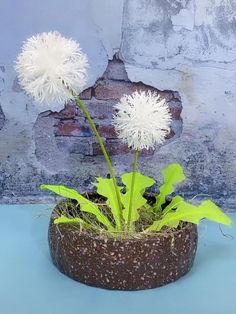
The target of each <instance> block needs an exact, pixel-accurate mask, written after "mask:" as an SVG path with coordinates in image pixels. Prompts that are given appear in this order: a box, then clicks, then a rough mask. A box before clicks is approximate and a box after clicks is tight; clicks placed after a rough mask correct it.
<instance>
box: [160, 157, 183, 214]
mask: <svg viewBox="0 0 236 314" xmlns="http://www.w3.org/2000/svg"><path fill="white" fill-rule="evenodd" d="M162 176H163V179H164V183H163V184H162V186H161V187H160V194H159V195H158V196H157V201H156V205H155V206H154V207H155V208H156V209H157V210H158V209H161V205H163V204H164V203H165V201H166V196H167V195H169V194H171V193H172V192H173V191H174V185H175V184H177V183H179V182H181V181H183V180H184V179H185V175H184V172H183V168H182V167H181V165H180V164H178V163H175V164H170V165H168V166H167V167H166V168H164V169H163V170H162Z"/></svg>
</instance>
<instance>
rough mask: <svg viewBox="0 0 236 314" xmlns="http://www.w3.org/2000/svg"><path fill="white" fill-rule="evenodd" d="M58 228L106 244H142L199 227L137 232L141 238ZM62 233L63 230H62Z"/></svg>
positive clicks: (68, 225)
mask: <svg viewBox="0 0 236 314" xmlns="http://www.w3.org/2000/svg"><path fill="white" fill-rule="evenodd" d="M58 204H60V202H59V203H57V205H56V206H55V207H54V208H53V210H52V214H51V223H52V224H54V223H53V221H54V219H55V218H57V217H60V216H59V214H58V213H57V212H56V207H57V206H58ZM55 226H56V227H57V228H60V227H61V226H63V230H65V231H66V232H70V231H73V233H74V234H77V235H78V236H83V237H86V238H90V239H93V240H98V241H105V242H111V241H112V242H117V243H118V242H122V243H125V242H127V243H128V242H131V241H132V242H140V241H143V242H145V241H148V242H150V241H156V240H157V239H158V238H161V237H165V238H168V237H171V238H173V237H176V236H178V235H179V234H181V233H183V232H185V231H186V230H187V229H189V230H191V229H194V228H195V229H197V226H196V225H195V224H193V223H190V222H185V224H184V225H183V226H182V227H181V228H180V229H176V230H174V229H173V230H171V231H168V232H165V231H158V232H150V233H146V234H145V233H142V232H137V233H135V235H136V236H137V235H140V237H139V238H138V237H135V236H133V237H132V236H131V237H124V238H122V234H121V236H117V237H115V236H107V235H106V233H101V234H95V233H92V232H87V231H86V230H85V229H82V230H81V229H80V228H75V227H74V225H72V224H58V225H55ZM60 231H62V230H61V228H60Z"/></svg>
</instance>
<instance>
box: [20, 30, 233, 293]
mask: <svg viewBox="0 0 236 314" xmlns="http://www.w3.org/2000/svg"><path fill="white" fill-rule="evenodd" d="M87 66H88V62H87V57H86V55H85V54H84V53H83V52H82V51H81V49H80V46H79V44H78V43H77V42H75V41H74V40H72V39H66V38H64V37H62V36H61V35H60V34H59V33H58V32H49V33H42V34H39V35H36V36H33V37H31V38H30V39H28V40H27V41H26V42H25V44H24V46H23V50H22V52H21V53H20V54H19V56H18V59H17V63H16V69H17V72H18V74H19V82H20V84H21V86H22V87H23V89H24V90H25V91H26V92H27V93H28V94H30V95H31V96H33V98H34V99H35V100H37V101H39V102H55V101H56V102H60V103H63V102H66V101H67V100H69V99H72V100H73V101H74V102H75V103H76V104H77V105H78V106H79V107H80V109H81V110H82V112H83V113H84V115H85V117H86V118H87V121H88V122H89V124H90V127H91V129H92V130H93V132H94V134H95V136H96V138H97V141H98V143H99V145H100V148H101V150H102V152H103V155H104V158H105V161H106V164H107V166H108V169H109V172H110V178H102V177H97V178H96V180H95V182H94V187H95V192H93V193H92V192H88V193H83V194H80V193H79V192H78V191H76V190H74V189H71V188H69V187H65V186H63V185H45V184H44V185H41V189H43V190H49V191H52V192H54V193H56V194H57V195H60V196H62V197H64V198H65V200H63V201H60V202H59V203H58V204H57V205H56V207H55V208H54V209H53V211H52V215H51V219H50V225H49V234H48V237H49V247H50V252H51V257H52V260H53V263H54V264H55V265H56V266H57V267H58V269H59V270H60V271H61V272H63V273H65V274H66V275H68V276H70V277H71V278H73V279H75V280H78V281H80V282H83V283H86V284H89V285H93V286H98V287H103V288H108V289H121V290H138V289H147V288H154V287H158V286H161V285H164V284H167V283H169V282H172V281H175V280H177V279H178V278H179V277H181V276H183V275H184V274H186V273H187V272H188V271H189V270H190V269H191V267H192V265H193V261H194V257H195V253H196V249H197V227H196V225H197V224H198V223H199V222H200V220H201V219H203V218H207V219H210V220H212V221H215V222H217V223H222V224H225V225H228V226H230V225H231V220H230V218H229V217H228V216H227V215H226V214H225V213H224V212H223V211H222V210H221V209H220V208H219V207H218V206H217V205H216V204H214V203H213V202H212V201H211V200H205V201H203V202H202V203H200V204H199V205H197V206H196V205H193V204H191V203H189V202H187V201H186V200H184V198H183V197H181V196H179V195H173V192H174V186H175V184H177V183H180V182H181V181H183V180H184V179H185V175H184V172H183V169H182V167H181V165H180V164H178V163H173V164H170V165H168V166H167V167H166V168H164V169H163V171H162V175H163V184H162V185H161V187H160V189H159V193H158V194H157V195H155V194H152V195H150V194H147V193H146V190H147V188H150V187H152V186H153V185H154V184H155V180H154V179H153V178H151V177H148V176H146V175H144V174H142V173H141V172H140V171H139V170H138V157H139V152H140V151H141V150H143V149H150V148H153V147H154V146H155V145H156V144H161V143H163V142H164V140H165V137H166V135H167V134H168V132H169V131H170V123H171V114H170V112H169V109H168V106H167V104H166V102H165V99H160V98H159V96H158V95H157V94H155V93H153V92H151V91H148V92H143V91H141V92H140V91H136V92H134V93H133V94H132V95H124V96H123V97H122V98H121V99H120V101H119V102H118V103H117V105H116V106H115V109H116V114H115V115H114V117H113V121H114V125H115V128H116V131H117V134H118V137H119V138H120V139H121V140H122V141H123V142H124V143H126V144H128V146H129V147H130V149H131V150H132V151H133V155H134V160H133V168H132V170H131V171H130V172H126V173H124V174H122V175H121V178H120V180H119V181H118V179H117V177H116V174H115V171H114V168H113V166H112V163H111V160H110V157H109V155H108V153H107V151H106V148H105V145H104V143H103V139H102V138H101V136H100V135H99V132H98V130H97V127H96V125H95V123H94V121H93V120H92V118H91V116H90V114H89V112H88V110H87V108H86V106H85V104H84V103H83V101H82V100H81V99H80V98H79V96H78V94H79V93H80V92H81V91H82V90H83V87H84V85H85V82H86V72H87V71H86V70H87ZM95 176H96V174H95Z"/></svg>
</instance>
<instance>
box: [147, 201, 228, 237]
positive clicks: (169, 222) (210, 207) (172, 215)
mask: <svg viewBox="0 0 236 314" xmlns="http://www.w3.org/2000/svg"><path fill="white" fill-rule="evenodd" d="M176 206H177V209H176V210H175V211H170V212H169V213H167V214H166V215H165V216H164V217H163V218H162V219H160V220H158V221H155V222H154V223H153V224H152V225H151V226H150V227H149V228H148V229H147V230H148V231H159V230H161V228H162V227H163V226H169V227H177V226H178V224H179V222H180V221H186V222H191V223H194V224H198V223H199V221H200V220H201V219H203V218H207V219H209V220H212V221H215V222H218V223H220V224H224V225H227V226H231V224H232V221H231V219H230V218H229V217H228V216H227V215H226V214H225V213H224V212H223V211H222V210H221V209H220V208H219V207H218V206H217V205H216V204H214V203H213V202H212V201H211V200H206V201H203V202H202V203H201V204H200V205H199V206H195V205H192V204H189V203H187V202H185V201H182V202H179V203H178V204H176Z"/></svg>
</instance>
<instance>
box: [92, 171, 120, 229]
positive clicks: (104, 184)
mask: <svg viewBox="0 0 236 314" xmlns="http://www.w3.org/2000/svg"><path fill="white" fill-rule="evenodd" d="M94 185H95V186H96V188H97V193H98V194H99V195H102V196H104V197H106V198H107V201H106V203H107V205H108V206H109V207H110V209H111V213H112V215H113V217H114V220H115V223H116V228H117V230H121V229H122V224H121V217H120V208H119V203H118V200H117V197H116V190H115V187H114V183H113V180H112V179H107V178H101V177H98V178H97V182H95V183H94ZM121 189H122V187H118V191H119V193H120V190H121Z"/></svg>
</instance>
